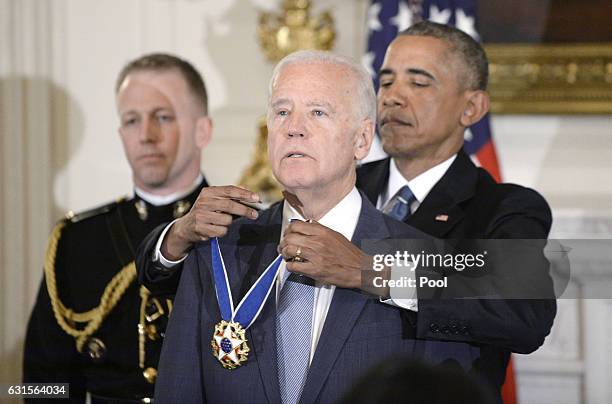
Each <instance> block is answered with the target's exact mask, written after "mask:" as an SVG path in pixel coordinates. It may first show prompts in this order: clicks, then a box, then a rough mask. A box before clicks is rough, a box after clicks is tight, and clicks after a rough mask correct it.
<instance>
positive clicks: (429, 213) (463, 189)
mask: <svg viewBox="0 0 612 404" xmlns="http://www.w3.org/2000/svg"><path fill="white" fill-rule="evenodd" d="M477 180H478V170H477V169H476V166H474V163H472V161H471V160H470V158H469V157H468V156H467V154H465V152H464V151H463V150H461V151H459V153H458V154H457V158H456V159H455V161H453V164H451V166H450V167H449V169H448V171H447V172H446V174H444V176H443V177H442V178H441V179H440V181H438V182H437V183H436V184H435V185H434V187H433V188H432V189H431V191H429V194H427V197H425V200H424V201H423V202H422V203H421V205H420V206H419V208H418V209H417V210H416V211H415V212H414V214H413V215H411V216H410V217H409V218H408V219H406V223H408V224H409V225H412V226H414V227H416V228H417V229H419V230H421V231H424V232H425V233H428V234H431V235H432V236H434V237H438V238H444V237H445V236H446V235H447V234H448V233H449V232H450V231H451V230H452V229H453V227H455V225H457V223H459V222H460V221H461V219H462V218H463V217H464V216H465V212H464V210H463V208H462V207H461V203H462V202H463V201H465V200H468V199H470V198H471V197H472V196H473V195H474V191H475V187H476V182H477Z"/></svg>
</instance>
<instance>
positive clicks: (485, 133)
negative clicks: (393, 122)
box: [362, 0, 501, 181]
mask: <svg viewBox="0 0 612 404" xmlns="http://www.w3.org/2000/svg"><path fill="white" fill-rule="evenodd" d="M423 19H425V20H430V21H434V22H437V23H440V24H448V25H453V26H456V27H457V28H459V29H461V30H462V31H464V32H466V33H467V34H469V35H471V36H472V38H474V39H476V40H480V37H479V35H478V32H477V31H476V4H475V0H372V1H371V2H370V6H369V7H368V11H367V17H366V20H367V21H366V24H367V28H368V49H367V52H366V53H365V55H364V56H363V60H362V63H363V65H364V67H365V68H366V69H367V70H368V71H369V72H370V74H371V75H372V78H373V80H374V87H375V88H376V89H377V90H378V77H377V74H378V71H379V70H380V66H381V65H382V62H383V59H384V57H385V51H386V50H387V46H388V45H389V43H390V42H391V41H392V40H393V39H394V38H395V37H396V36H397V33H398V32H400V31H403V30H404V29H406V28H408V27H409V26H411V25H412V24H414V23H416V22H418V21H421V20H423ZM463 147H464V149H465V151H466V152H467V153H468V154H469V155H470V156H471V158H472V160H474V162H475V163H476V164H478V165H480V166H482V167H483V168H485V169H486V170H487V171H488V172H489V173H490V174H491V175H492V176H493V177H494V178H495V180H497V181H500V180H501V175H500V170H499V165H498V162H497V155H496V153H495V146H494V144H493V138H492V137H491V123H490V117H489V114H487V115H486V116H485V117H484V118H483V119H481V120H480V121H479V122H478V123H477V124H475V125H473V126H471V127H470V128H468V129H467V130H466V131H465V142H464V146H463ZM381 157H382V156H381V150H380V148H379V145H378V144H376V145H374V147H373V151H372V152H371V153H370V156H368V158H367V159H366V160H367V161H372V160H375V159H377V158H381Z"/></svg>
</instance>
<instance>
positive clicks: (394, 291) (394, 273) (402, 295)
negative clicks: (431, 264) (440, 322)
mask: <svg viewBox="0 0 612 404" xmlns="http://www.w3.org/2000/svg"><path fill="white" fill-rule="evenodd" d="M390 280H391V281H393V282H392V284H394V285H400V286H393V287H392V286H389V298H388V299H383V298H382V297H381V298H380V302H381V303H385V304H388V305H390V306H395V307H399V308H402V309H407V310H412V311H419V300H418V298H417V288H416V274H415V271H414V270H413V269H412V268H407V267H404V266H402V267H398V266H396V265H394V266H393V267H392V268H391V274H390Z"/></svg>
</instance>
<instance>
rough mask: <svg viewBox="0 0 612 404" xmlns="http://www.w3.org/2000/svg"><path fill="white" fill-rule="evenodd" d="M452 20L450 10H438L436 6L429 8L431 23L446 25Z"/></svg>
mask: <svg viewBox="0 0 612 404" xmlns="http://www.w3.org/2000/svg"><path fill="white" fill-rule="evenodd" d="M450 18H451V11H450V9H447V8H443V9H441V10H440V9H438V7H436V6H431V7H430V8H429V21H433V22H437V23H438V24H446V23H448V21H449V20H450Z"/></svg>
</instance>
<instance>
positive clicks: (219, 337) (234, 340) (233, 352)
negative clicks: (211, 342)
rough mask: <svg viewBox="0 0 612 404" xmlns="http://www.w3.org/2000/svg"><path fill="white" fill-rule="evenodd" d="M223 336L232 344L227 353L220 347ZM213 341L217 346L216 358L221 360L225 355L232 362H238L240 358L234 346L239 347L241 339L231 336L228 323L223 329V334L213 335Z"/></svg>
mask: <svg viewBox="0 0 612 404" xmlns="http://www.w3.org/2000/svg"><path fill="white" fill-rule="evenodd" d="M225 338H227V339H228V341H229V342H230V344H231V345H232V349H231V351H230V352H229V353H226V352H225V351H224V350H223V348H222V347H221V341H223V340H224V339H225ZM215 341H216V342H217V345H218V346H219V353H218V357H217V359H218V360H222V359H223V358H224V357H226V356H227V357H228V358H230V359H231V360H232V362H234V363H236V364H239V363H240V360H239V359H238V356H237V355H236V348H237V347H239V346H240V345H241V344H242V342H243V341H241V340H240V339H238V338H234V337H233V335H232V329H231V327H230V326H229V325H228V326H226V327H225V329H224V330H223V335H215Z"/></svg>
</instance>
